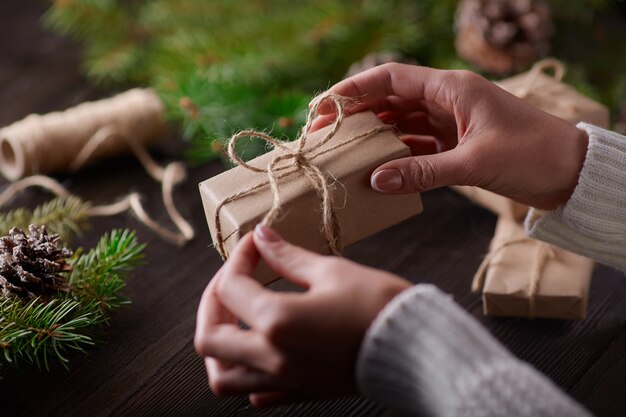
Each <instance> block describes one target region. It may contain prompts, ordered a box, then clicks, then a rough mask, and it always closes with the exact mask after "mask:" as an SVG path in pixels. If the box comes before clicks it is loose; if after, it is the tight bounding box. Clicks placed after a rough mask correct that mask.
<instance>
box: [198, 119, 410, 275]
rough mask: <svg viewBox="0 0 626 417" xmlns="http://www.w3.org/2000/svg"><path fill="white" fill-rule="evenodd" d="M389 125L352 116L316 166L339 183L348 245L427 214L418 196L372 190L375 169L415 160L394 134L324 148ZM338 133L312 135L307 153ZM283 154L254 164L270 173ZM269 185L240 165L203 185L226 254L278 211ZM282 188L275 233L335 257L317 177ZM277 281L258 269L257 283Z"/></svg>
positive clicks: (288, 180)
mask: <svg viewBox="0 0 626 417" xmlns="http://www.w3.org/2000/svg"><path fill="white" fill-rule="evenodd" d="M381 126H384V125H383V124H382V122H381V121H380V120H379V119H378V118H377V117H376V116H375V115H374V114H373V113H371V112H362V113H358V114H355V115H352V116H350V117H347V118H345V119H344V121H343V123H342V124H341V126H340V128H339V130H338V131H337V133H336V135H335V136H334V137H333V138H332V139H331V140H329V141H328V142H327V143H325V144H324V145H322V147H321V148H320V150H321V151H322V153H321V154H320V155H319V156H317V157H315V158H313V159H311V161H310V162H311V163H312V164H313V165H315V166H316V167H318V168H319V169H320V170H321V171H322V172H323V173H325V174H326V176H327V177H328V178H330V180H331V183H332V184H333V195H334V201H335V208H336V214H337V220H338V224H339V226H340V230H341V240H342V242H343V244H344V245H349V244H351V243H354V242H356V241H358V240H361V239H363V238H365V237H368V236H370V235H373V234H375V233H377V232H379V231H381V230H383V229H386V228H389V227H390V226H392V225H395V224H397V223H399V222H401V221H403V220H406V219H408V218H410V217H412V216H414V215H416V214H419V213H420V212H421V211H422V203H421V198H420V196H419V195H418V194H412V195H411V194H407V195H384V194H380V193H377V192H375V191H373V190H372V189H371V186H370V175H371V174H372V172H373V171H374V169H376V168H377V167H378V166H380V165H381V164H383V163H385V162H388V161H390V160H393V159H397V158H403V157H407V156H410V151H409V148H408V147H407V146H406V145H405V144H404V143H403V142H402V141H400V140H399V139H398V137H397V136H396V135H395V134H394V133H393V131H392V130H391V129H386V130H384V131H382V132H379V133H376V134H374V135H371V136H369V137H364V138H362V139H359V140H355V141H352V142H348V143H347V144H345V145H342V146H339V147H337V148H336V149H333V150H331V151H329V152H326V153H324V152H323V151H324V149H330V148H332V147H335V146H336V145H338V144H340V143H343V142H346V141H348V140H349V139H350V138H351V137H355V136H357V135H361V134H364V133H365V132H369V131H371V130H372V129H376V128H379V127H381ZM330 128H331V127H330V126H329V127H326V128H324V129H321V130H319V131H317V132H314V133H311V134H309V135H308V137H307V139H306V145H305V149H306V148H308V147H310V146H315V144H316V143H317V142H319V141H320V140H321V139H322V137H323V136H324V135H325V134H326V133H327V132H328V131H329V129H330ZM296 144H297V141H296V142H294V143H291V144H288V145H289V146H290V147H292V148H293V147H295V146H296ZM281 152H283V151H282V150H281V149H274V150H272V151H271V152H269V153H267V154H265V155H262V156H260V157H258V158H256V159H254V160H252V161H249V162H248V164H250V165H252V166H255V167H266V166H267V165H268V163H269V162H270V161H271V160H272V159H273V158H274V157H276V156H277V155H279V154H280V153H281ZM317 153H319V152H317ZM267 179H268V176H267V173H259V172H252V171H250V170H248V169H246V168H244V167H242V166H238V167H235V168H233V169H231V170H229V171H226V172H224V173H222V174H219V175H217V176H215V177H213V178H210V179H208V180H206V181H203V182H202V183H200V194H201V196H202V202H203V205H204V209H205V213H206V217H207V220H208V223H209V229H210V231H211V236H212V238H213V242H214V244H215V245H216V246H217V245H218V244H219V242H218V239H217V224H216V221H215V218H216V215H217V216H219V220H220V223H221V229H222V236H223V238H222V241H223V243H224V249H225V252H226V255H227V254H228V253H229V252H230V251H231V250H232V249H233V247H234V246H235V245H236V243H237V242H238V241H239V240H240V239H241V238H242V237H243V236H244V235H245V234H246V233H247V232H248V231H250V230H252V229H253V228H254V227H255V225H256V224H258V223H259V222H260V221H261V220H262V218H263V217H264V216H265V214H266V213H267V212H268V211H269V210H270V208H271V207H272V200H273V194H272V192H271V190H270V187H269V186H268V185H267ZM264 183H265V185H263V184H264ZM256 185H262V186H260V188H259V189H258V190H256V191H254V192H252V193H249V194H246V195H244V196H242V197H240V198H236V199H234V201H231V202H229V203H227V204H225V205H223V206H222V208H221V209H220V210H219V213H217V214H216V207H217V206H218V205H219V204H220V202H222V201H223V200H225V199H228V198H229V197H232V196H233V195H234V194H236V193H238V192H239V191H241V190H246V189H250V188H251V187H254V186H256ZM278 185H279V192H280V198H281V200H282V202H283V204H282V209H281V214H280V216H279V217H278V218H277V221H276V222H275V223H274V224H272V227H273V228H274V229H275V230H276V231H277V232H278V233H280V234H281V235H282V236H283V237H284V238H285V239H286V240H287V241H289V242H292V243H294V244H297V245H299V246H302V247H304V248H306V249H309V250H312V251H315V252H318V253H322V254H326V253H329V249H328V241H327V240H326V238H325V237H324V235H323V233H322V232H321V229H320V225H321V221H322V213H321V210H320V205H321V204H320V197H319V196H318V195H317V193H316V192H315V190H314V188H313V187H312V185H311V183H310V181H309V179H307V178H306V176H305V175H302V173H300V172H296V173H294V174H293V175H288V176H286V177H284V178H280V179H279V182H278ZM275 278H277V277H276V276H275V274H274V273H271V271H268V270H267V269H266V268H260V269H259V270H257V279H258V280H259V281H260V282H262V283H267V282H269V281H271V280H272V279H275Z"/></svg>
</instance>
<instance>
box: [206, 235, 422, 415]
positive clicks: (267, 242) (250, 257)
mask: <svg viewBox="0 0 626 417" xmlns="http://www.w3.org/2000/svg"><path fill="white" fill-rule="evenodd" d="M260 257H262V258H263V259H264V260H265V261H266V263H267V264H268V265H269V266H270V267H271V268H272V269H273V270H275V271H276V272H277V273H279V274H280V275H281V276H283V277H285V278H287V279H289V280H290V281H292V282H294V283H296V284H297V285H299V286H301V287H303V288H304V289H306V291H305V292H302V293H278V292H273V291H270V290H267V289H265V288H263V287H262V286H261V285H260V284H259V283H258V282H257V281H255V279H254V278H253V277H252V275H253V272H254V270H255V268H256V265H257V263H258V261H259V259H260ZM410 285H411V284H410V283H409V282H408V281H405V280H403V279H401V278H399V277H397V276H394V275H392V274H389V273H386V272H382V271H378V270H375V269H372V268H367V267H363V266H360V265H357V264H355V263H353V262H350V261H348V260H345V259H341V258H337V257H331V256H321V255H317V254H314V253H312V252H309V251H306V250H304V249H302V248H299V247H297V246H293V245H291V244H289V243H287V242H285V241H284V240H282V239H281V238H280V236H278V235H277V234H276V232H274V231H273V230H271V229H269V228H267V227H264V226H263V227H257V229H256V231H255V232H254V233H250V234H248V235H246V236H245V237H244V238H243V239H242V240H241V242H240V243H239V244H238V245H237V247H236V248H235V250H234V251H233V253H232V254H231V256H230V258H229V259H228V261H227V262H226V263H225V264H224V266H223V267H222V268H221V269H220V271H219V272H218V273H217V274H216V275H215V277H214V278H213V279H212V280H211V282H210V284H209V285H208V287H207V289H206V290H205V292H204V294H203V296H202V300H201V302H200V307H199V309H198V319H197V320H198V321H197V327H196V335H195V339H194V344H195V348H196V351H197V352H198V354H199V355H200V356H202V357H204V358H205V363H206V368H207V372H208V375H209V384H210V386H211V389H212V390H213V391H214V392H215V393H216V394H218V395H220V394H247V395H249V398H250V401H251V402H252V403H253V404H254V405H256V406H267V405H276V404H281V403H285V402H291V401H295V400H299V399H307V398H325V397H331V396H338V395H344V394H349V393H353V392H354V391H355V364H356V358H357V353H358V350H359V347H360V344H361V341H362V339H363V337H364V335H365V332H366V331H367V329H368V328H369V326H370V324H371V322H372V321H373V320H374V318H375V317H376V316H377V315H378V313H379V311H380V310H381V309H382V308H383V307H384V306H385V305H386V304H387V303H388V302H389V301H390V300H391V299H392V298H393V297H395V296H396V295H397V294H398V293H400V292H401V291H403V290H404V289H406V288H408V287H409V286H410ZM237 319H241V320H242V321H243V322H244V323H246V324H247V325H248V326H249V327H250V328H249V329H247V330H244V329H241V328H240V327H239V326H238V324H237Z"/></svg>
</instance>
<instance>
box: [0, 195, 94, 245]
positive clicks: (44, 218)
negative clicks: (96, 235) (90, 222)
mask: <svg viewBox="0 0 626 417" xmlns="http://www.w3.org/2000/svg"><path fill="white" fill-rule="evenodd" d="M90 207H91V204H90V203H88V202H85V201H83V200H81V199H80V198H78V197H73V196H72V197H69V198H67V199H60V198H55V199H52V200H50V201H48V202H47V203H44V204H41V205H40V206H38V207H36V208H35V209H34V210H32V211H31V210H29V209H27V208H18V209H15V210H12V211H9V212H6V213H0V235H6V234H7V233H8V232H9V230H10V229H11V228H13V227H17V228H20V229H22V230H27V229H28V226H29V225H30V224H45V225H46V227H47V228H48V231H50V232H52V233H58V234H59V236H61V240H63V241H65V242H67V241H69V240H70V237H71V236H72V235H73V234H80V231H81V229H83V228H84V227H85V225H86V222H87V219H88V210H89V208H90Z"/></svg>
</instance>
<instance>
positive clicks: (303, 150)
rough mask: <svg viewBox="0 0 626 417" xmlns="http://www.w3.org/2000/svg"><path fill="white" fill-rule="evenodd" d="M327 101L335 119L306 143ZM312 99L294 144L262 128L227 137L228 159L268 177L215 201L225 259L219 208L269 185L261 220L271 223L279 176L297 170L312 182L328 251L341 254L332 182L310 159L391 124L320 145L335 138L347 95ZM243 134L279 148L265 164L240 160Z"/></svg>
mask: <svg viewBox="0 0 626 417" xmlns="http://www.w3.org/2000/svg"><path fill="white" fill-rule="evenodd" d="M327 102H329V103H330V104H331V105H333V106H334V107H335V110H336V114H337V116H336V118H335V121H334V123H333V124H332V126H331V128H330V129H329V130H328V132H326V134H325V135H324V136H323V137H322V139H321V140H320V141H319V142H317V143H316V144H314V145H313V146H310V147H306V143H307V140H308V136H309V132H310V130H311V127H312V125H313V122H314V120H315V118H316V117H317V114H318V110H319V107H320V106H321V105H322V104H324V103H327ZM313 103H314V105H313V108H312V109H311V111H310V112H309V114H308V115H307V120H306V124H305V126H304V128H303V129H302V131H301V132H300V135H299V136H298V138H297V139H296V140H297V141H296V143H295V146H293V145H290V144H288V143H287V142H285V141H282V140H278V139H276V138H273V137H272V136H270V135H268V134H266V133H264V132H258V131H254V130H245V131H242V132H239V133H236V134H235V135H233V136H232V137H231V138H230V140H229V142H228V156H229V157H230V159H231V161H232V162H233V163H234V164H236V165H238V166H241V167H242V168H245V169H247V170H249V171H252V172H256V173H261V174H267V180H264V181H262V182H261V183H259V184H256V185H253V186H251V187H248V188H246V189H244V190H241V191H239V192H237V193H235V194H232V195H230V196H229V197H226V198H225V199H223V200H222V201H220V202H219V203H218V204H217V205H216V207H215V213H214V224H215V231H216V233H215V234H216V236H215V237H216V239H215V240H216V248H217V250H218V252H219V253H220V255H221V257H222V259H224V260H226V259H227V258H228V254H227V251H226V247H225V238H224V236H223V232H222V224H221V219H220V211H221V210H222V208H223V207H224V206H225V205H226V204H228V203H231V202H233V201H235V200H238V199H240V198H243V197H245V196H248V195H250V194H252V193H254V192H257V191H259V190H260V189H262V188H264V187H265V186H267V185H269V187H270V190H271V193H272V207H271V208H270V210H269V211H268V212H267V213H266V214H265V216H264V217H263V219H262V221H261V223H262V224H264V225H268V226H271V225H272V224H273V223H274V222H275V221H276V219H277V218H278V217H279V216H280V213H281V209H282V206H283V202H282V199H281V193H280V187H279V183H280V180H281V179H283V178H286V177H288V176H291V175H294V174H296V173H301V174H303V175H304V176H305V177H306V178H307V180H308V181H309V183H310V184H311V187H312V188H313V189H314V190H315V192H316V195H317V196H318V198H319V199H320V204H321V212H322V222H321V229H322V233H323V235H324V237H325V239H326V241H327V244H328V248H329V250H330V252H331V253H333V254H335V255H340V254H341V249H342V244H341V230H340V225H339V221H338V218H337V214H336V210H335V202H334V196H333V190H334V187H333V185H332V183H331V182H329V180H328V178H327V176H326V175H325V174H324V173H323V172H322V171H321V170H320V169H319V168H318V167H316V166H315V165H313V163H312V160H314V159H315V158H317V157H319V156H320V155H323V154H326V153H328V152H332V151H335V150H336V149H338V148H340V147H343V146H345V145H347V144H349V143H352V142H354V141H357V140H361V139H363V138H366V137H369V136H372V135H375V134H377V133H381V132H383V131H386V130H389V129H391V126H388V125H383V126H377V127H375V128H372V129H370V130H368V131H366V132H363V133H360V134H358V135H354V136H352V137H350V138H348V139H346V140H343V141H341V142H339V143H337V144H335V145H333V146H331V147H328V148H326V149H322V147H323V146H324V145H326V144H327V143H328V142H329V141H331V140H332V139H333V138H335V136H336V134H337V131H338V130H339V128H340V127H341V124H342V122H343V121H344V118H345V117H346V106H347V105H348V104H349V101H348V99H347V98H345V97H342V96H339V95H335V94H323V95H321V96H319V97H318V98H317V99H314V100H313ZM245 137H247V138H258V139H261V140H264V141H265V142H267V143H269V144H271V145H273V146H274V149H278V150H280V152H281V153H279V154H278V155H277V156H275V157H274V158H273V159H272V160H271V161H270V162H269V164H268V165H267V167H266V168H260V167H256V166H253V165H251V164H249V163H247V162H245V161H243V160H242V159H241V158H240V157H239V156H238V155H237V153H236V152H235V145H236V144H237V142H238V141H239V140H241V139H242V138H245ZM229 236H230V235H229Z"/></svg>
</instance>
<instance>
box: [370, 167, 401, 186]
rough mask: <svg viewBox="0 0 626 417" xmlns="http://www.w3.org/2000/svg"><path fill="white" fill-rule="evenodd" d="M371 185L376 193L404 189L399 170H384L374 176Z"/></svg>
mask: <svg viewBox="0 0 626 417" xmlns="http://www.w3.org/2000/svg"><path fill="white" fill-rule="evenodd" d="M371 183H372V188H373V189H375V190H376V191H397V190H399V189H400V188H402V174H401V173H400V171H398V170H397V169H383V170H382V171H378V172H377V173H376V174H374V175H372V180H371Z"/></svg>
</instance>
